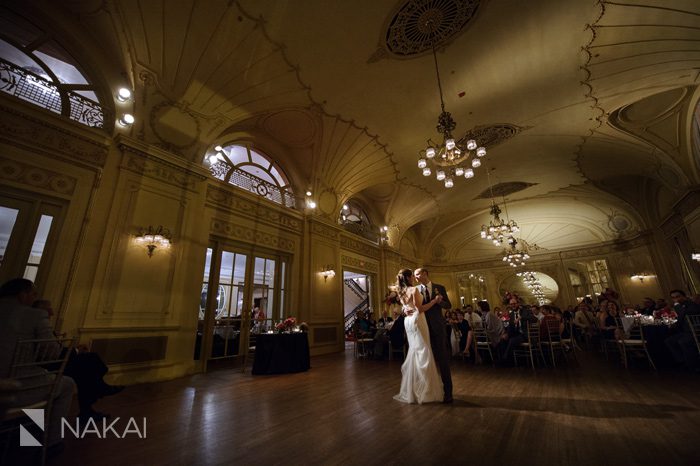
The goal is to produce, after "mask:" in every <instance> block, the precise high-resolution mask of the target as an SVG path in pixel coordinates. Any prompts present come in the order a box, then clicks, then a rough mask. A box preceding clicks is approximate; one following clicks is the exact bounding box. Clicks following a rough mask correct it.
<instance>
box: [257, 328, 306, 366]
mask: <svg viewBox="0 0 700 466" xmlns="http://www.w3.org/2000/svg"><path fill="white" fill-rule="evenodd" d="M310 367H311V360H310V357H309V339H308V334H307V333H305V332H299V333H262V334H260V335H257V337H256V342H255V360H254V361H253V374H254V375H259V374H286V373H290V372H304V371H307V370H309V368H310Z"/></svg>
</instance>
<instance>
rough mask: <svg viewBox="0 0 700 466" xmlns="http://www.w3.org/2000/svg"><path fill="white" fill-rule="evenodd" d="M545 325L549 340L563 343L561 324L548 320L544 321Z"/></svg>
mask: <svg viewBox="0 0 700 466" xmlns="http://www.w3.org/2000/svg"><path fill="white" fill-rule="evenodd" d="M544 325H545V328H546V330H547V340H548V341H549V342H553V343H555V342H561V330H560V322H559V321H558V320H554V319H547V320H545V321H544Z"/></svg>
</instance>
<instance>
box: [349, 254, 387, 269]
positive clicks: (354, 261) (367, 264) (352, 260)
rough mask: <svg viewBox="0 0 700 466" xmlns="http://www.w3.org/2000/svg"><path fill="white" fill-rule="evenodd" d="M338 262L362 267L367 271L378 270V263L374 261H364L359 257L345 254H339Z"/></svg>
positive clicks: (357, 267)
mask: <svg viewBox="0 0 700 466" xmlns="http://www.w3.org/2000/svg"><path fill="white" fill-rule="evenodd" d="M340 263H341V264H342V265H347V266H350V267H355V268H356V269H362V270H366V271H368V272H377V271H378V270H379V265H378V264H377V263H376V262H374V261H366V260H364V259H360V258H359V257H352V256H346V255H345V254H341V255H340Z"/></svg>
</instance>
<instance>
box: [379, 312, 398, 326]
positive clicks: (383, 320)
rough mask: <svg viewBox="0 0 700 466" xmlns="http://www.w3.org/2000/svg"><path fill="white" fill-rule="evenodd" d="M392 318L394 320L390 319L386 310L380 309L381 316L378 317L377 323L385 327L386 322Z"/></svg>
mask: <svg viewBox="0 0 700 466" xmlns="http://www.w3.org/2000/svg"><path fill="white" fill-rule="evenodd" d="M392 320H394V319H392V318H391V317H389V314H388V312H386V311H382V316H381V317H380V318H379V321H378V324H379V325H380V326H382V327H385V326H386V324H388V323H389V322H391V321H392Z"/></svg>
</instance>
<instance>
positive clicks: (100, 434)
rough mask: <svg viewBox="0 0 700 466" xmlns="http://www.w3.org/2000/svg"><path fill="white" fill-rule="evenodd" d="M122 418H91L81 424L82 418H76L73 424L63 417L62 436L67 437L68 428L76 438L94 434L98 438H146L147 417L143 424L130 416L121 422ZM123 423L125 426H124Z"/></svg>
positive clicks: (143, 419)
mask: <svg viewBox="0 0 700 466" xmlns="http://www.w3.org/2000/svg"><path fill="white" fill-rule="evenodd" d="M120 421H121V418H120V417H116V418H114V419H112V420H107V419H102V422H99V421H97V422H96V421H95V420H94V419H92V418H89V419H88V420H87V421H85V422H83V423H82V425H81V422H80V418H75V424H74V425H71V423H70V421H69V420H68V419H66V418H62V419H61V438H66V430H68V432H70V433H71V434H73V436H74V437H75V438H85V436H88V435H93V436H95V437H97V438H102V439H105V438H126V437H127V436H130V435H131V436H135V437H138V438H146V418H145V417H144V418H142V421H143V422H142V423H141V426H139V423H138V422H136V419H135V418H133V417H130V418H129V420H128V421H125V422H120ZM122 425H123V428H122Z"/></svg>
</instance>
